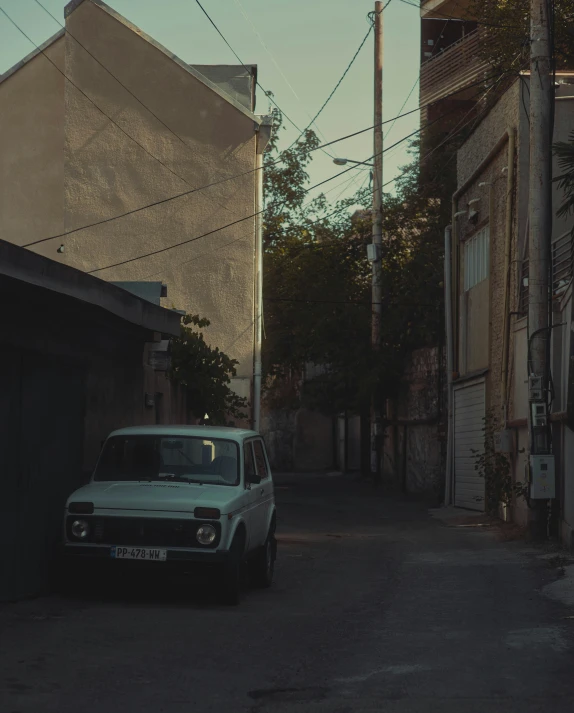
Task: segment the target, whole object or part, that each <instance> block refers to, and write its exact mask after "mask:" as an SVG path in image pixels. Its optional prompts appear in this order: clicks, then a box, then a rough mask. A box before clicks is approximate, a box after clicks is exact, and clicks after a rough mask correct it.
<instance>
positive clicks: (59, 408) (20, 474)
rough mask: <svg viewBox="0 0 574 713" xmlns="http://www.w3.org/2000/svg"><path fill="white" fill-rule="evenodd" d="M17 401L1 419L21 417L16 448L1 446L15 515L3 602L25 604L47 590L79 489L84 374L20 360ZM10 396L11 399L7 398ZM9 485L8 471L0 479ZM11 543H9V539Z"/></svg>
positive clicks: (14, 435)
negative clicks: (68, 509)
mask: <svg viewBox="0 0 574 713" xmlns="http://www.w3.org/2000/svg"><path fill="white" fill-rule="evenodd" d="M14 361H15V363H17V364H18V366H17V369H16V368H15V371H16V370H17V371H18V374H19V379H18V384H19V389H18V393H17V394H16V393H15V392H14V389H12V393H11V395H10V403H8V399H6V398H5V399H4V407H3V409H2V410H3V411H4V412H6V411H10V412H11V413H12V414H15V413H17V414H18V418H17V419H14V421H13V422H12V425H11V441H10V442H8V441H7V440H6V441H5V442H4V443H3V444H2V447H1V448H0V450H1V451H2V453H3V459H4V462H6V463H8V464H9V471H8V472H9V473H13V472H15V473H16V474H17V475H16V477H14V476H9V477H8V479H7V482H8V488H7V491H8V492H9V493H10V507H11V515H10V517H9V518H8V519H7V524H6V525H4V529H5V528H9V532H8V533H6V534H7V536H8V542H9V543H10V546H9V549H10V550H11V557H10V559H7V560H5V561H4V564H5V567H4V570H5V571H4V572H3V574H4V575H5V576H3V578H2V589H1V590H0V597H2V598H4V599H8V598H20V597H23V596H28V595H33V594H38V593H39V592H41V591H43V590H45V589H46V587H47V586H48V583H49V574H50V572H51V567H52V565H53V562H54V555H55V553H56V550H57V546H58V543H59V540H60V537H61V523H62V513H63V507H64V504H65V501H66V498H67V497H68V495H69V494H70V493H71V492H72V491H73V490H74V489H75V488H77V487H78V486H79V485H80V484H81V480H82V460H83V445H84V444H83V440H84V373H83V370H82V369H80V368H77V367H75V366H74V365H72V364H67V363H62V362H61V360H57V359H53V358H49V357H46V356H43V355H35V354H20V355H17V354H16V355H15V356H14ZM3 396H5V395H3ZM0 472H1V473H2V475H1V476H0V477H2V480H3V481H5V480H6V475H5V474H6V471H5V470H4V468H3V469H2V471H0ZM4 541H6V539H4Z"/></svg>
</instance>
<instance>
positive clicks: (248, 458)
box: [243, 443, 255, 483]
mask: <svg viewBox="0 0 574 713" xmlns="http://www.w3.org/2000/svg"><path fill="white" fill-rule="evenodd" d="M244 449H245V450H244V453H243V466H244V470H245V481H246V482H247V483H249V482H250V480H251V477H252V476H253V475H255V461H254V460H253V447H252V445H251V443H246V444H245V446H244Z"/></svg>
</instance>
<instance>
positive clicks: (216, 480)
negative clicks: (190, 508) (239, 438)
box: [94, 434, 239, 485]
mask: <svg viewBox="0 0 574 713" xmlns="http://www.w3.org/2000/svg"><path fill="white" fill-rule="evenodd" d="M238 460H239V459H238V447H237V444H236V443H234V442H233V441H227V440H224V439H219V438H211V439H209V440H206V439H204V438H194V437H189V436H181V437H180V436H174V437H164V436H159V435H152V434H149V435H127V436H114V437H112V438H109V439H108V440H107V441H106V444H105V446H104V449H103V451H102V454H101V456H100V460H99V462H98V465H97V467H96V472H95V474H94V479H95V480H103V481H134V480H135V481H140V480H149V481H177V482H184V483H203V484H206V485H207V484H209V485H237V484H238V483H239V468H238Z"/></svg>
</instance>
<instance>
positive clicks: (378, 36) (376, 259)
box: [371, 1, 383, 480]
mask: <svg viewBox="0 0 574 713" xmlns="http://www.w3.org/2000/svg"><path fill="white" fill-rule="evenodd" d="M374 126H375V128H374V169H373V249H372V253H371V258H372V259H371V262H372V270H373V275H372V282H373V288H372V303H373V304H372V306H371V309H372V331H371V345H372V349H373V353H374V361H375V362H376V360H377V358H378V353H379V351H380V347H381V317H382V309H383V306H382V265H381V254H382V244H383V3H382V2H379V1H378V2H376V3H375V121H374ZM381 431H382V428H381V404H380V403H379V401H378V398H377V394H376V393H373V396H372V401H371V473H372V474H373V476H374V477H375V479H376V480H378V479H379V478H380V470H381V436H382V433H381Z"/></svg>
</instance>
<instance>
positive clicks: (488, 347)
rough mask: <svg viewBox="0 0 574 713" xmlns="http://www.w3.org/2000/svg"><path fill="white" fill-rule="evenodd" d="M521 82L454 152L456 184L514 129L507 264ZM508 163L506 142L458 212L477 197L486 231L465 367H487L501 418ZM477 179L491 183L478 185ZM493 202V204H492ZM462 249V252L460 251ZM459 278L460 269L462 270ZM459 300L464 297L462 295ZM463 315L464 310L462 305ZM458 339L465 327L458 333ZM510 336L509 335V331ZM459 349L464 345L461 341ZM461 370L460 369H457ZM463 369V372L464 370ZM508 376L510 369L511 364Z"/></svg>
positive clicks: (466, 231)
mask: <svg viewBox="0 0 574 713" xmlns="http://www.w3.org/2000/svg"><path fill="white" fill-rule="evenodd" d="M519 89H520V87H519V84H518V82H517V83H515V84H514V85H513V86H512V87H510V89H509V90H508V91H507V92H506V93H505V94H504V95H503V97H502V98H501V99H500V100H499V102H498V103H497V104H496V105H495V106H494V107H493V109H492V110H491V111H490V112H489V113H488V114H487V115H486V117H485V118H484V119H483V120H482V121H481V122H480V124H479V125H478V126H477V127H476V129H475V131H474V133H473V134H472V135H471V136H470V138H469V139H468V140H467V141H466V143H465V144H464V145H463V147H462V148H461V149H460V151H459V153H458V163H457V171H458V183H459V185H462V184H463V183H465V182H466V181H467V180H468V179H469V178H470V177H471V176H472V174H473V172H474V171H475V170H476V168H477V167H478V166H479V165H480V163H481V162H482V161H483V160H484V159H485V158H486V157H487V156H488V154H489V153H490V151H492V150H493V149H494V147H495V146H496V145H497V143H498V141H499V140H500V138H501V137H502V136H503V134H504V132H505V131H506V129H507V128H512V129H513V130H514V131H515V135H516V147H517V156H516V160H515V166H516V168H515V178H516V180H515V189H514V191H513V194H512V196H511V200H512V207H513V224H512V244H511V261H512V262H511V265H514V264H515V260H516V246H517V232H518V223H517V216H516V185H518V181H519V180H520V177H521V173H520V160H519V159H520V151H521V144H522V140H523V136H522V134H521V131H520V125H519V121H520V118H519V112H520V94H519ZM507 166H508V142H506V143H505V144H504V145H503V146H502V147H501V148H500V151H499V152H498V153H497V155H496V156H495V157H494V159H493V160H492V161H491V163H490V164H489V165H488V166H487V167H486V168H485V169H484V170H483V172H482V173H481V174H480V175H478V176H476V177H475V178H474V179H473V182H472V184H471V185H470V187H469V188H468V189H467V190H466V192H465V193H464V194H463V195H462V196H461V197H460V199H459V202H458V210H465V209H466V208H467V206H468V203H469V201H471V200H474V199H476V198H479V199H480V203H479V204H478V207H477V206H476V204H475V206H474V207H475V208H477V209H478V211H479V221H480V222H481V223H482V221H485V223H486V224H488V226H489V231H490V277H489V280H485V281H484V282H483V283H481V284H479V285H477V287H475V288H474V289H473V290H470V292H469V295H468V298H467V299H468V306H467V310H468V311H467V315H468V316H467V328H466V334H467V344H466V353H467V360H468V361H467V367H466V372H468V373H471V372H472V371H476V370H478V369H482V368H488V369H489V374H488V377H487V408H492V409H493V410H494V413H495V414H496V415H497V416H498V417H499V418H500V419H501V418H502V416H503V404H502V393H501V391H502V383H501V382H502V368H503V360H502V352H503V334H504V294H505V279H504V254H505V221H506V207H507V174H506V173H505V172H503V169H505V168H506V167H507ZM480 183H485V184H490V185H483V186H480V185H479V184H480ZM491 200H492V205H491ZM457 229H458V237H459V238H461V239H462V240H464V239H465V238H466V237H470V236H471V235H472V234H473V232H474V231H475V227H474V226H472V225H471V224H470V223H469V222H468V221H467V220H465V218H464V217H463V218H462V219H459V222H458V226H457ZM461 253H462V250H461ZM461 275H462V276H463V271H462V270H461ZM516 293H517V288H516V274H515V271H514V270H512V269H511V270H510V311H515V309H516V304H515V303H516ZM461 299H463V298H461ZM460 314H461V319H462V317H463V314H464V312H463V311H462V309H461V313H460ZM459 336H460V340H461V341H462V339H463V331H462V330H460V331H459ZM510 336H512V334H511V335H510ZM459 349H460V352H461V353H463V351H464V344H462V343H461V342H459ZM513 355H514V346H513V340H512V339H510V345H509V364H510V365H511V364H512V363H513ZM461 371H463V369H461ZM463 373H464V371H463ZM509 376H510V368H509Z"/></svg>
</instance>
